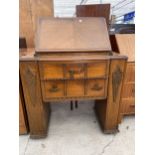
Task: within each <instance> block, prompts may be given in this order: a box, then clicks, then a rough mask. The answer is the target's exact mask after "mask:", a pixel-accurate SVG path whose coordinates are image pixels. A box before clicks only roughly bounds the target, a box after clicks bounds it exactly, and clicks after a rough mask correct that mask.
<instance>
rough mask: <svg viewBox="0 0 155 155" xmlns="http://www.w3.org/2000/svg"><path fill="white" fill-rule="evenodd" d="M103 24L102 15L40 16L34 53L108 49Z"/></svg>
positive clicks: (104, 23) (106, 34) (107, 36)
mask: <svg viewBox="0 0 155 155" xmlns="http://www.w3.org/2000/svg"><path fill="white" fill-rule="evenodd" d="M105 25H106V22H105V19H104V18H102V17H100V18H95V17H94V18H93V17H91V18H89V17H88V18H84V17H79V18H66V19H65V18H40V20H39V22H38V31H37V35H36V53H45V52H69V51H72V52H75V51H78V52H83V51H88V52H91V51H94V50H95V51H110V50H111V45H110V42H109V35H108V31H107V27H106V26H105ZM64 30H65V31H64ZM102 34H104V35H102ZM49 38H50V39H49ZM60 45H61V46H60Z"/></svg>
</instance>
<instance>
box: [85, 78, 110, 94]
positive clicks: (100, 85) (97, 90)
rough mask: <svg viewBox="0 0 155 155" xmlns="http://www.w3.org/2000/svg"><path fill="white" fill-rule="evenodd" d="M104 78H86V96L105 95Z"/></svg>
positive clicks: (105, 85)
mask: <svg viewBox="0 0 155 155" xmlns="http://www.w3.org/2000/svg"><path fill="white" fill-rule="evenodd" d="M106 82H107V81H106V80H102V79H97V80H87V83H86V84H87V86H86V94H87V96H94V97H95V96H101V97H106V87H107V84H106Z"/></svg>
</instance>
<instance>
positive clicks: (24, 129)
mask: <svg viewBox="0 0 155 155" xmlns="http://www.w3.org/2000/svg"><path fill="white" fill-rule="evenodd" d="M28 130H29V128H28V122H27V113H26V109H25V102H24V96H23V91H22V87H21V83H20V84H19V134H20V135H22V134H27V133H28Z"/></svg>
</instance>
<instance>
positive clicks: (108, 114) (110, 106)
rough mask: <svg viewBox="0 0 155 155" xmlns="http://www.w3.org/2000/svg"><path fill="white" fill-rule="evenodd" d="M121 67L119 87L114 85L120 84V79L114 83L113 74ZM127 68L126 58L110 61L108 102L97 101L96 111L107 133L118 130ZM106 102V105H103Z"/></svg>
mask: <svg viewBox="0 0 155 155" xmlns="http://www.w3.org/2000/svg"><path fill="white" fill-rule="evenodd" d="M117 68H119V69H120V71H121V72H120V73H121V76H120V83H119V85H118V87H114V85H115V84H118V80H116V81H115V83H113V74H115V72H116V71H117V70H118V69H117ZM125 69H126V61H125V60H112V61H111V63H110V70H109V82H108V97H107V102H105V101H96V106H95V107H96V112H97V115H98V116H99V120H100V122H101V127H102V129H103V130H104V132H106V133H111V132H113V131H117V128H118V126H117V125H118V116H119V108H120V95H121V91H122V86H123V77H124V73H125ZM113 88H115V89H117V90H116V91H117V94H116V99H115V98H114V89H113ZM103 104H105V105H103Z"/></svg>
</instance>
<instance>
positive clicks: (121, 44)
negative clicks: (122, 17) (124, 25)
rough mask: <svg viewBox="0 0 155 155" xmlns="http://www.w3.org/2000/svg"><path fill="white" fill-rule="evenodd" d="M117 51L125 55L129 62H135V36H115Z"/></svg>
mask: <svg viewBox="0 0 155 155" xmlns="http://www.w3.org/2000/svg"><path fill="white" fill-rule="evenodd" d="M115 38H116V43H117V46H118V51H119V53H120V54H123V55H127V56H128V61H129V62H134V61H135V34H115Z"/></svg>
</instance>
